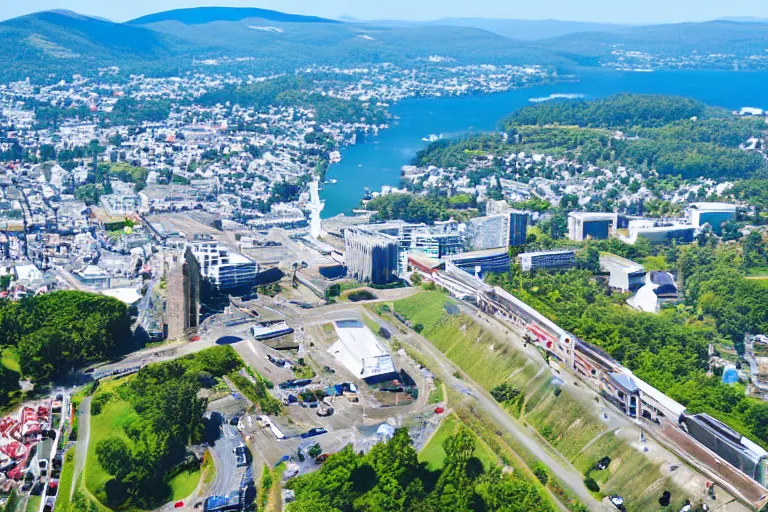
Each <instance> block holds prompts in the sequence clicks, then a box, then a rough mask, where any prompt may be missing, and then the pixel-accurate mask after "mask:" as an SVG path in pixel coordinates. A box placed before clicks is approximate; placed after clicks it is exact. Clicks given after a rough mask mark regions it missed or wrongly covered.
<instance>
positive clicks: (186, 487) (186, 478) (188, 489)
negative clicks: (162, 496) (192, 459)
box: [168, 469, 200, 501]
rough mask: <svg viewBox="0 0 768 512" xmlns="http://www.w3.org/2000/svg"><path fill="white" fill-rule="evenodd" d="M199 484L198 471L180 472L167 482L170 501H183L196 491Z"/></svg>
mask: <svg viewBox="0 0 768 512" xmlns="http://www.w3.org/2000/svg"><path fill="white" fill-rule="evenodd" d="M199 483H200V469H196V470H194V471H182V472H181V473H179V474H178V475H176V476H175V477H173V478H171V479H170V480H169V481H168V485H169V486H170V487H171V491H172V493H173V494H172V495H171V501H178V500H183V499H184V498H186V497H187V496H189V495H191V494H192V493H193V492H195V489H197V484H199Z"/></svg>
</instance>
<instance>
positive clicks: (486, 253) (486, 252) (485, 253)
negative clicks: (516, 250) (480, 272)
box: [444, 247, 509, 261]
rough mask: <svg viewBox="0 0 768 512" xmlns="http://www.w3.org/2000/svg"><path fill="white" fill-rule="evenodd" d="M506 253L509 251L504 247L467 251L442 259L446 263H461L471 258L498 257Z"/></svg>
mask: <svg viewBox="0 0 768 512" xmlns="http://www.w3.org/2000/svg"><path fill="white" fill-rule="evenodd" d="M508 253H509V250H508V249H507V248H506V247H497V248H495V249H483V250H481V251H469V252H462V253H459V254H453V255H451V256H446V257H445V258H444V259H446V260H448V261H461V260H469V259H473V258H483V257H490V256H499V255H504V254H508Z"/></svg>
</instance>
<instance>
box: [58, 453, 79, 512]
mask: <svg viewBox="0 0 768 512" xmlns="http://www.w3.org/2000/svg"><path fill="white" fill-rule="evenodd" d="M74 476H75V450H67V453H66V455H65V456H64V464H63V465H62V467H61V476H60V477H59V490H58V491H57V496H58V498H56V508H60V509H62V510H66V509H67V508H66V507H67V506H68V505H69V495H70V494H71V492H72V485H73V482H72V479H73V478H74Z"/></svg>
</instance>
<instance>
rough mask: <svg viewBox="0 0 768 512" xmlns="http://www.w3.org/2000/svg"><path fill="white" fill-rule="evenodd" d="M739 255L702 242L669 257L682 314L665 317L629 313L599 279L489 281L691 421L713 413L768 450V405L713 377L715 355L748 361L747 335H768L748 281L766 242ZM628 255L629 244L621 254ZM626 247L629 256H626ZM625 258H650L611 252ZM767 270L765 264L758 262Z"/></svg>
mask: <svg viewBox="0 0 768 512" xmlns="http://www.w3.org/2000/svg"><path fill="white" fill-rule="evenodd" d="M750 238H752V240H750V241H749V243H747V241H745V242H742V244H740V245H739V244H737V245H734V242H730V243H727V244H723V243H720V244H719V245H718V244H717V243H716V242H714V241H707V239H702V240H701V241H700V242H699V243H695V244H691V245H689V246H685V247H675V246H670V247H667V250H666V252H662V253H660V254H659V256H657V257H662V256H663V259H664V261H665V262H668V264H670V265H672V266H673V267H676V268H677V272H678V275H679V276H680V278H681V280H682V283H683V284H684V290H685V304H684V305H681V306H678V307H676V308H671V309H663V310H662V311H661V312H660V313H659V314H657V315H654V314H649V313H641V312H636V311H633V310H630V309H629V308H627V306H626V305H625V304H624V301H625V300H626V298H627V296H626V295H625V294H619V293H615V292H612V291H611V290H610V289H609V288H607V286H606V285H605V284H604V283H602V282H601V281H598V280H596V279H595V278H594V277H593V270H592V269H590V270H571V271H568V272H564V273H532V274H523V273H520V272H519V270H517V269H513V270H512V272H510V273H507V274H500V275H491V276H489V277H488V282H489V283H490V284H494V285H499V286H502V287H503V288H505V289H507V290H508V291H510V292H511V293H514V294H515V295H516V296H518V297H520V298H521V299H522V300H523V301H525V302H527V303H528V304H530V305H531V306H533V307H534V308H536V309H537V310H538V311H540V312H541V313H542V314H544V315H545V316H547V317H548V318H550V319H551V320H553V321H554V322H556V323H557V324H558V325H560V326H561V327H563V328H564V329H566V330H568V331H570V332H573V333H574V334H575V335H577V336H579V337H580V338H582V339H584V340H585V341H587V342H589V343H592V344H594V345H597V346H599V347H601V348H603V349H604V350H606V351H607V352H608V353H609V354H610V355H611V356H612V357H614V358H615V359H616V360H618V361H620V362H621V363H622V364H624V365H625V366H627V367H628V368H629V369H631V370H632V371H633V372H635V374H636V375H638V376H639V377H640V378H642V379H643V380H645V381H647V382H648V383H649V384H651V385H653V386H654V387H656V388H657V389H659V390H661V391H662V392H664V393H666V394H667V395H669V396H670V397H672V398H673V399H675V400H677V401H679V402H681V403H682V404H684V405H685V406H686V407H687V408H688V410H689V411H691V412H707V413H709V414H711V415H712V416H714V417H716V418H718V419H720V420H722V421H724V422H725V423H727V424H729V425H731V426H732V427H733V428H735V429H737V430H738V431H740V432H741V433H742V434H744V435H747V436H749V437H751V438H753V439H755V440H756V441H758V442H760V443H761V444H763V445H765V446H768V429H766V428H765V424H766V423H765V420H766V419H768V403H765V402H763V401H761V400H756V399H753V398H749V397H747V396H745V393H744V388H743V387H742V386H740V385H727V384H724V383H723V382H722V381H721V380H720V379H719V378H718V377H717V376H715V377H709V376H707V372H708V371H709V346H710V344H712V345H714V346H719V345H725V346H729V345H733V346H735V347H736V349H737V351H739V352H742V351H743V340H744V336H745V334H747V333H752V334H757V333H765V332H768V301H766V300H765V287H764V285H762V284H761V283H760V281H756V280H748V279H746V278H745V277H744V276H743V274H741V273H740V271H739V269H741V268H743V264H744V263H743V261H744V260H743V257H744V254H746V255H747V257H748V258H758V257H759V258H763V257H764V255H765V247H766V245H765V242H764V241H763V240H762V238H761V237H759V238H760V240H757V238H758V237H757V236H750ZM616 244H620V242H611V241H603V242H598V243H595V242H592V243H591V246H592V247H591V249H595V248H597V247H600V248H601V249H602V250H606V249H615V248H614V247H612V246H613V245H616ZM622 245H623V244H622ZM626 247H630V246H626ZM612 252H616V253H619V254H621V255H622V256H625V257H634V258H637V257H638V256H641V255H648V254H649V253H648V252H647V251H646V250H642V251H641V252H639V253H638V252H635V249H634V248H630V249H627V250H626V251H623V253H622V251H618V250H613V251H612ZM760 261H762V260H760Z"/></svg>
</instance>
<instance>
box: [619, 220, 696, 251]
mask: <svg viewBox="0 0 768 512" xmlns="http://www.w3.org/2000/svg"><path fill="white" fill-rule="evenodd" d="M627 231H628V236H626V237H622V236H620V237H619V239H620V240H621V241H622V242H625V243H628V244H631V245H634V244H635V242H637V240H638V239H639V238H645V239H646V240H648V241H649V242H651V243H665V242H671V241H672V240H674V241H676V242H677V243H681V244H687V243H691V242H693V238H694V234H695V233H696V228H695V227H693V226H692V225H690V224H679V223H671V224H665V223H661V222H659V221H654V220H650V219H637V220H631V221H629V226H628V229H627Z"/></svg>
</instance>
